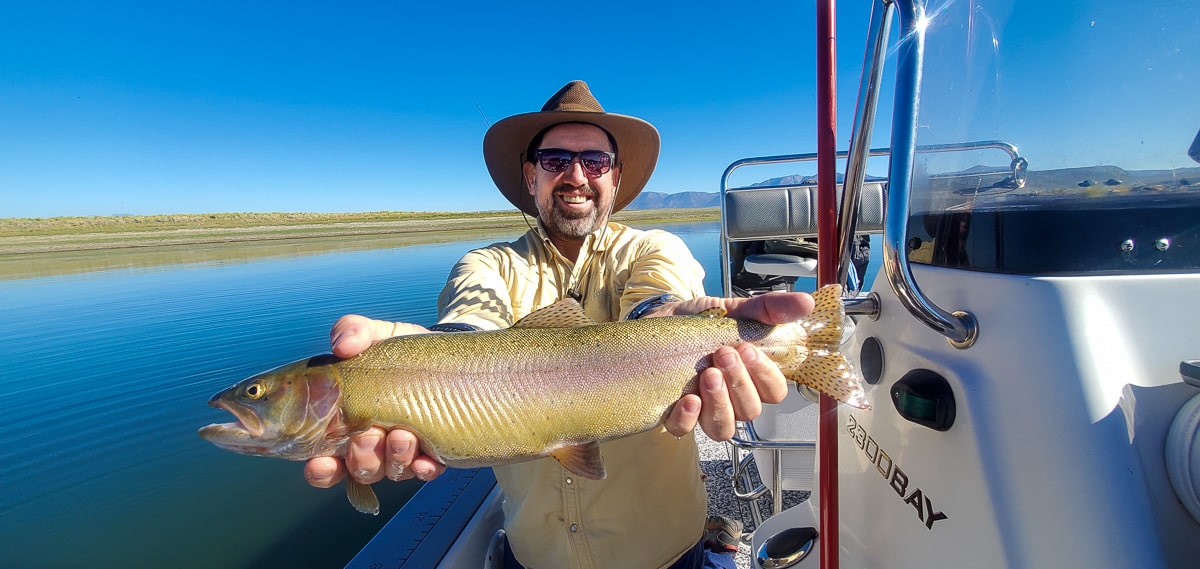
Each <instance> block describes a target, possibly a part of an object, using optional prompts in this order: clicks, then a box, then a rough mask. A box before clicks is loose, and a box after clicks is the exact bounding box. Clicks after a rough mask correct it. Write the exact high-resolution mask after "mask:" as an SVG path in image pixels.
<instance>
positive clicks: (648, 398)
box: [200, 286, 868, 513]
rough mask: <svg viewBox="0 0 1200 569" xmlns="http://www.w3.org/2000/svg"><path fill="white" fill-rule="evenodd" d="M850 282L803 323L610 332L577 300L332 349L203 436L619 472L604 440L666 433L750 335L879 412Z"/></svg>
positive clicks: (803, 372)
mask: <svg viewBox="0 0 1200 569" xmlns="http://www.w3.org/2000/svg"><path fill="white" fill-rule="evenodd" d="M840 295H841V287H838V286H827V287H824V288H822V289H821V290H819V291H817V293H816V294H815V295H814V298H815V300H816V308H815V309H814V310H813V312H812V314H810V315H809V316H808V317H807V318H805V319H803V320H800V321H798V322H794V323H789V324H783V325H778V326H771V325H766V324H762V323H759V322H755V321H752V320H738V319H731V318H725V317H724V316H725V312H724V310H722V309H719V308H718V309H712V310H708V311H705V312H704V313H702V314H700V315H697V316H668V317H661V318H645V319H640V320H627V321H621V322H610V323H604V324H597V323H595V322H594V321H592V320H591V319H590V318H588V316H587V315H586V314H584V312H583V309H582V308H581V307H580V306H579V304H578V303H576V302H575V301H574V300H571V299H565V300H561V301H559V302H557V303H555V304H552V305H550V306H548V307H546V308H543V309H541V310H538V311H536V312H533V313H532V314H530V315H529V316H527V317H525V318H523V319H521V320H520V321H518V322H517V323H516V324H514V325H513V326H512V327H511V328H508V329H505V330H499V331H487V332H454V333H441V334H438V333H430V334H416V335H411V336H398V337H395V338H391V339H388V340H384V341H382V342H379V343H377V344H375V345H373V346H371V347H370V348H367V349H366V350H364V351H363V352H362V353H361V354H359V355H358V356H355V357H353V358H349V359H338V358H336V357H334V356H332V355H328V354H326V355H320V356H315V357H312V358H308V359H304V360H300V361H298V362H295V363H291V364H288V365H285V366H283V367H280V368H276V369H274V370H271V371H268V372H265V373H262V374H259V375H256V376H254V377H251V378H249V379H246V380H244V381H242V382H240V383H238V384H236V385H233V386H232V387H229V388H228V389H225V390H224V391H221V392H220V393H217V394H216V395H214V396H213V397H212V399H210V400H209V402H208V403H209V405H211V406H213V407H217V408H220V409H225V410H226V411H229V412H230V413H232V414H233V415H234V416H235V417H236V418H237V421H236V422H233V423H224V424H213V425H208V426H207V427H204V428H202V429H200V436H201V437H204V438H205V439H207V440H208V441H210V442H212V443H213V444H215V445H217V446H218V447H220V448H223V449H226V450H230V451H233V452H237V453H241V454H249V455H256V456H272V457H278V458H285V459H289V460H307V459H310V458H314V457H318V456H344V455H345V454H346V450H347V447H348V439H349V438H350V437H351V436H352V435H355V434H357V433H361V432H363V431H365V430H367V429H368V428H370V427H371V426H380V427H383V428H385V429H386V428H392V427H401V428H404V429H407V430H410V431H412V432H413V434H415V435H416V436H417V438H418V440H419V441H420V446H421V450H422V451H424V452H425V453H426V454H428V455H429V456H431V457H433V458H435V459H436V460H439V461H441V462H442V463H444V464H446V465H447V466H452V467H461V468H471V467H476V466H494V465H499V464H511V463H514V462H521V461H527V460H534V459H538V458H543V457H546V456H552V457H554V458H555V459H556V460H557V461H558V462H559V463H560V464H562V466H563V467H564V468H566V469H567V470H570V471H571V472H574V473H575V474H577V475H579V476H583V477H586V478H591V479H600V478H604V477H605V471H604V463H603V460H602V457H601V456H600V445H599V443H600V442H603V441H608V440H612V439H616V438H620V437H625V436H629V435H633V434H636V433H640V432H643V431H647V430H650V429H653V428H655V427H658V426H659V425H660V424H661V423H662V421H663V420H664V419H665V418H666V416H667V414H668V413H669V412H670V409H671V406H672V405H673V404H674V403H675V402H676V401H677V400H679V398H680V397H682V396H683V395H684V394H688V393H696V391H697V387H696V381H697V376H698V374H699V372H700V371H701V370H703V369H704V368H707V367H709V366H710V365H711V358H712V353H713V351H714V350H715V349H717V347H719V346H733V345H737V344H740V343H742V342H750V343H753V344H755V345H756V346H758V347H759V348H760V349H761V350H762V351H763V353H765V354H766V355H767V356H768V357H770V358H771V360H773V361H775V362H776V363H777V364H778V365H779V369H780V370H782V371H783V374H784V376H786V377H787V378H788V379H789V380H791V381H794V382H797V383H800V384H802V385H807V386H809V387H811V388H813V389H816V390H818V391H820V392H822V393H825V394H828V395H830V396H832V397H834V398H836V399H837V400H838V401H841V402H843V403H847V404H849V405H853V406H855V407H859V408H867V407H868V406H867V403H866V397H865V393H864V391H863V388H862V384H861V383H860V382H859V379H858V376H857V374H856V373H855V371H854V370H853V368H852V366H851V365H850V364H849V362H847V361H846V358H845V357H843V356H842V354H841V353H840V352H838V351H837V347H838V344H839V342H840V341H841V337H842V322H843V319H844V318H845V314H844V311H843V308H842V303H841V299H840ZM347 484H348V486H347V494H348V496H349V498H350V502H351V503H352V504H353V505H354V507H355V508H357V509H358V510H359V511H362V512H367V513H378V511H379V502H378V500H377V499H376V497H375V493H374V492H373V491H372V490H371V489H370V487H369V486H366V485H363V484H359V483H357V482H354V481H353V480H352V479H350V478H347Z"/></svg>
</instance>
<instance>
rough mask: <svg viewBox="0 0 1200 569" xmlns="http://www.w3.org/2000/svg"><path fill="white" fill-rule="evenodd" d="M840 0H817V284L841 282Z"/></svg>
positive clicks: (829, 487)
mask: <svg viewBox="0 0 1200 569" xmlns="http://www.w3.org/2000/svg"><path fill="white" fill-rule="evenodd" d="M835 11H836V1H835V0H817V247H818V254H817V284H818V285H820V286H825V285H828V284H832V283H835V282H837V280H838V278H837V274H838V262H839V260H840V258H841V252H840V251H839V250H838V227H837V225H838V218H837V216H838V212H837V194H836V192H837V31H836V30H837V26H836V22H837V20H836V16H835ZM837 405H838V403H837V400H836V399H834V398H832V397H830V396H828V395H825V394H821V403H820V410H821V415H820V420H819V423H818V429H817V441H818V444H817V448H818V449H820V450H819V451H818V452H819V455H818V457H817V463H818V464H820V472H819V473H818V475H819V477H820V478H819V481H818V489H819V492H820V504H819V507H820V513H819V515H820V523H819V527H820V532H821V537H820V540H819V542H820V544H821V545H820V551H821V568H822V569H838V523H839V522H838V449H837V443H838V441H837V429H838V409H837Z"/></svg>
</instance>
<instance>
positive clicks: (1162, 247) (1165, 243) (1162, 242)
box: [1154, 237, 1171, 251]
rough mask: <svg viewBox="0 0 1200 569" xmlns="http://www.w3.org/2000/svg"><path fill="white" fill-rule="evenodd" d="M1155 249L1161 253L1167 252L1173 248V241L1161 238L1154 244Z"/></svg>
mask: <svg viewBox="0 0 1200 569" xmlns="http://www.w3.org/2000/svg"><path fill="white" fill-rule="evenodd" d="M1154 248H1155V249H1158V250H1159V251H1166V250H1167V249H1170V248H1171V240H1170V239H1167V238H1166V237H1161V238H1159V240H1158V241H1155V242H1154Z"/></svg>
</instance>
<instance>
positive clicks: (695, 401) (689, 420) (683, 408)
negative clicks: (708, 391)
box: [663, 393, 701, 437]
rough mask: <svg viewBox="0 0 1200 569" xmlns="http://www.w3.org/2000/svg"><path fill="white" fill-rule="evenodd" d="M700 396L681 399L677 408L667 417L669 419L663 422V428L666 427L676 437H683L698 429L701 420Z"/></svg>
mask: <svg viewBox="0 0 1200 569" xmlns="http://www.w3.org/2000/svg"><path fill="white" fill-rule="evenodd" d="M700 406H701V401H700V396H698V395H694V394H690V393H689V394H687V395H684V396H683V397H681V398H679V401H677V402H676V403H675V407H673V408H672V409H671V413H670V414H668V415H667V419H666V420H665V421H663V427H666V429H667V432H668V433H671V434H672V435H674V436H676V437H682V436H684V435H686V434H688V433H690V432H692V429H695V428H696V422H697V421H698V420H699V418H700Z"/></svg>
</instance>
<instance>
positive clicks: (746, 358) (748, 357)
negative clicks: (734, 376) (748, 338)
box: [739, 346, 758, 364]
mask: <svg viewBox="0 0 1200 569" xmlns="http://www.w3.org/2000/svg"><path fill="white" fill-rule="evenodd" d="M739 353H740V354H741V355H742V363H747V364H748V363H754V362H756V361H758V348H756V347H754V346H750V347H749V348H746V349H745V350H741V351H740V352H739Z"/></svg>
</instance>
